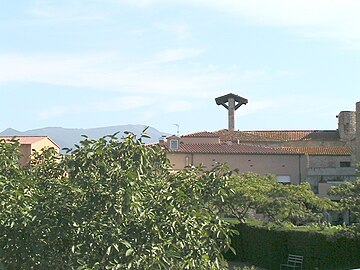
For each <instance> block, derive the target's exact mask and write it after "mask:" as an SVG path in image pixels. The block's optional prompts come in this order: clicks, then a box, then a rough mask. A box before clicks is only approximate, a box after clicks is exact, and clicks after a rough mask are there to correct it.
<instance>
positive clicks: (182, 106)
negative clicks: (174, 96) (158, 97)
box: [163, 100, 196, 113]
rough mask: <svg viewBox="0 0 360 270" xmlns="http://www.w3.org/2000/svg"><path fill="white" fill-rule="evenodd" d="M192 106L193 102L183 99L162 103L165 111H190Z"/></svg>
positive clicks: (194, 106)
mask: <svg viewBox="0 0 360 270" xmlns="http://www.w3.org/2000/svg"><path fill="white" fill-rule="evenodd" d="M194 108H196V105H195V102H190V101H185V100H177V101H170V102H166V103H164V104H163V110H164V112H165V113H172V112H184V111H190V110H192V109H194Z"/></svg>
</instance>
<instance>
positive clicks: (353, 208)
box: [329, 179, 360, 237]
mask: <svg viewBox="0 0 360 270" xmlns="http://www.w3.org/2000/svg"><path fill="white" fill-rule="evenodd" d="M329 194H330V195H332V196H336V197H338V198H339V199H340V206H341V207H342V208H341V210H343V211H346V210H348V211H350V213H351V216H352V219H353V220H355V221H359V220H360V179H358V180H357V181H356V182H346V183H344V184H341V185H337V186H333V187H332V188H331V189H330V191H329ZM345 233H347V234H349V235H350V236H355V237H360V224H359V223H354V224H352V225H351V226H348V228H347V230H346V231H345Z"/></svg>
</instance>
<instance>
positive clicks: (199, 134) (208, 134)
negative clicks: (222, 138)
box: [181, 130, 219, 138]
mask: <svg viewBox="0 0 360 270" xmlns="http://www.w3.org/2000/svg"><path fill="white" fill-rule="evenodd" d="M181 137H206V138H217V137H219V135H217V134H216V133H215V132H209V131H205V130H204V131H199V132H194V133H190V134H186V135H183V136H181Z"/></svg>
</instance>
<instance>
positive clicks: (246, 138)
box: [214, 129, 274, 142]
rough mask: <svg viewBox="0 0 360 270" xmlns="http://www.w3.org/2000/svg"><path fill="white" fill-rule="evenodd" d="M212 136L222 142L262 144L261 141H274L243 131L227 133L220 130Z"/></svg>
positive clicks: (225, 130) (224, 130)
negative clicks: (217, 137) (215, 135)
mask: <svg viewBox="0 0 360 270" xmlns="http://www.w3.org/2000/svg"><path fill="white" fill-rule="evenodd" d="M214 134H217V136H219V137H220V140H222V141H233V142H236V141H240V142H263V141H274V140H273V139H270V138H266V137H261V136H259V135H255V134H251V133H247V132H243V131H229V130H227V129H222V130H218V131H215V132H214Z"/></svg>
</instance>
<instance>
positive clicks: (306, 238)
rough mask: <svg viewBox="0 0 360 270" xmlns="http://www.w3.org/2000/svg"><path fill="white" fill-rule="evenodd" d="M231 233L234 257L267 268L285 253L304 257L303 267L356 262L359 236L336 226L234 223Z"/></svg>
mask: <svg viewBox="0 0 360 270" xmlns="http://www.w3.org/2000/svg"><path fill="white" fill-rule="evenodd" d="M236 228H237V230H238V231H239V235H235V236H234V240H233V241H234V243H236V245H233V247H234V249H235V250H236V252H237V254H238V255H237V256H238V259H239V260H241V261H249V262H251V263H253V264H255V265H259V266H262V267H264V268H268V269H278V268H279V265H280V264H281V263H284V262H286V260H287V256H288V254H298V255H302V256H303V257H304V269H324V270H332V269H334V270H335V269H339V270H340V269H350V268H355V267H359V265H360V257H359V250H360V239H354V238H345V237H342V236H339V235H338V233H336V231H337V230H335V231H334V230H322V231H320V230H319V231H315V230H314V228H301V229H299V228H284V227H276V226H273V227H268V226H263V225H258V224H256V225H254V224H238V225H237V226H236Z"/></svg>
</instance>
